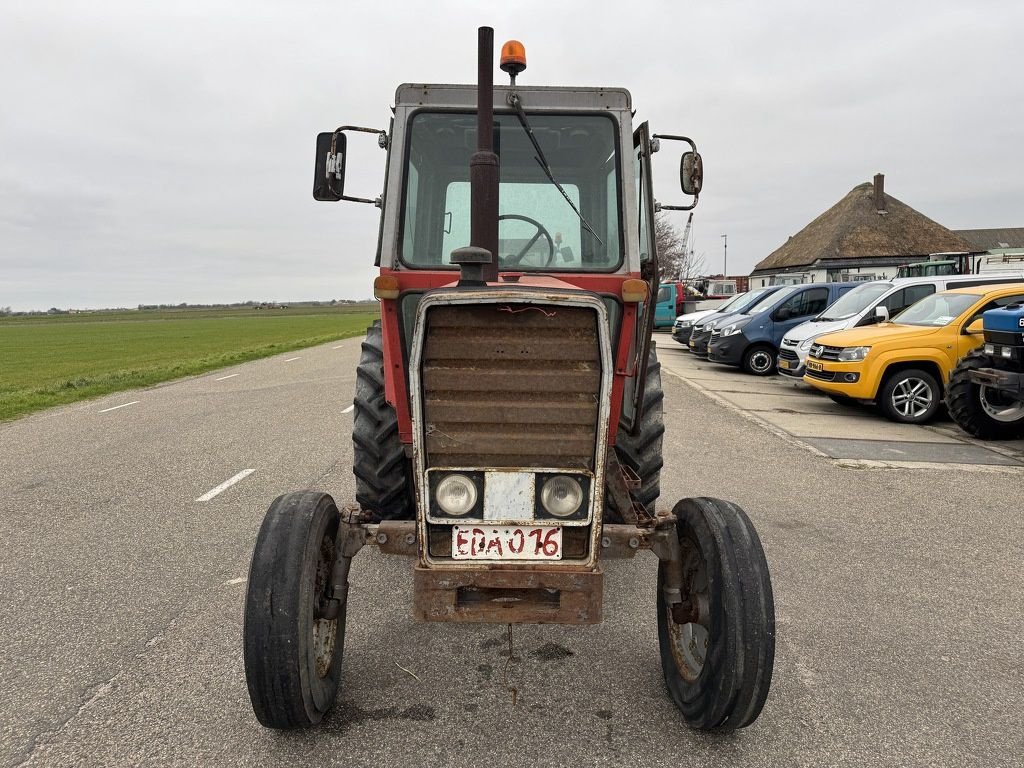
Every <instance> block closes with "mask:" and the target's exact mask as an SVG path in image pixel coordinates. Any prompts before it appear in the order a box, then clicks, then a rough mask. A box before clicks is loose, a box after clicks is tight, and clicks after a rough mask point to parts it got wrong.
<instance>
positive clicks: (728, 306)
mask: <svg viewBox="0 0 1024 768" xmlns="http://www.w3.org/2000/svg"><path fill="white" fill-rule="evenodd" d="M746 295H747V294H745V293H737V294H736V295H735V296H733V297H732V298H731V299H729V300H728V301H727V302H725V304H722V305H721V306H720V307H718V308H717V309H716V310H715V311H716V312H725V310H727V309H731V308H732V307H733V306H734V305H738V304H739V303H740V301H742V299H743V297H744V296H746Z"/></svg>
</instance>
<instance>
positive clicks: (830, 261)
mask: <svg viewBox="0 0 1024 768" xmlns="http://www.w3.org/2000/svg"><path fill="white" fill-rule="evenodd" d="M884 180H885V177H884V176H883V175H882V174H877V175H876V176H875V180H874V183H873V184H872V183H871V182H868V183H865V184H859V185H857V186H856V187H854V188H853V189H851V190H850V192H849V193H848V194H847V195H846V196H845V197H844V198H843V199H842V200H840V201H839V202H838V203H836V204H835V205H833V206H832V207H831V208H829V209H828V210H827V211H825V212H824V213H823V214H821V215H820V216H818V218H816V219H815V220H814V221H812V222H811V223H810V224H808V225H807V226H806V227H804V228H803V229H801V230H800V231H799V232H798V233H797V234H795V235H793V236H792V237H790V238H789V240H787V241H786V242H785V243H784V244H783V245H782V246H780V247H779V248H777V249H776V250H775V251H773V252H772V253H771V254H770V255H769V256H768V257H767V258H765V259H763V260H762V261H761V262H760V263H758V265H757V266H756V267H754V271H753V272H752V273H751V275H752V276H764V275H771V274H778V273H784V272H809V271H812V270H826V271H829V272H831V271H848V270H851V269H854V268H858V269H859V268H873V267H895V266H898V265H900V264H906V263H908V262H913V261H921V260H924V259H926V258H928V255H929V254H932V253H951V252H958V253H963V252H976V251H978V250H983V249H978V248H976V247H974V246H973V245H971V243H970V242H968V241H967V240H966V239H965V238H963V237H961V236H959V235H957V234H956V233H955V232H953V231H951V230H949V229H946V228H945V227H944V226H942V225H941V224H939V223H937V222H935V221H932V220H931V219H929V218H928V217H927V216H925V215H924V214H922V213H919V212H918V211H915V210H914V209H913V208H911V207H910V206H909V205H907V204H906V203H903V202H902V201H900V200H897V199H896V198H895V197H893V196H892V195H889V194H886V192H885V188H884Z"/></svg>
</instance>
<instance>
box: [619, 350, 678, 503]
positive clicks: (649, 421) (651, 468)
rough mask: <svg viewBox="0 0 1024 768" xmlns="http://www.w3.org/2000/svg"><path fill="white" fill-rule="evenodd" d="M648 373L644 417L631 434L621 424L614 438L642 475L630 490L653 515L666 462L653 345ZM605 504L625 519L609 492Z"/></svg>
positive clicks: (621, 453) (623, 459) (662, 397)
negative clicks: (663, 450)
mask: <svg viewBox="0 0 1024 768" xmlns="http://www.w3.org/2000/svg"><path fill="white" fill-rule="evenodd" d="M645 376H646V377H647V378H646V381H645V384H644V410H643V417H642V418H641V419H640V424H639V425H637V429H636V430H635V432H634V433H632V434H630V433H629V432H628V431H627V430H626V429H625V427H623V426H621V425H620V427H619V431H618V434H617V436H616V438H615V453H616V454H617V455H618V458H619V462H620V463H621V464H624V465H626V466H628V467H629V468H630V469H632V470H633V471H634V472H636V473H637V475H639V477H640V481H641V483H640V487H639V488H637V489H635V490H631V491H630V492H629V493H630V496H632V497H633V501H636V502H639V503H640V504H643V505H644V507H645V508H646V509H647V511H648V512H650V513H651V514H652V515H653V514H654V504H655V502H656V501H657V500H658V496H659V495H660V494H661V467H662V465H663V464H664V461H663V459H662V454H661V444H662V439H663V437H664V434H665V414H664V401H665V392H664V390H663V389H662V388H661V363H659V362H658V354H657V352H656V351H655V349H654V346H653V345H652V346H651V351H650V353H649V354H648V356H647V371H646V373H645ZM605 505H606V508H607V510H608V517H610V518H611V519H612V520H622V510H619V509H617V508H616V506H615V501H614V500H613V499H612V495H611V494H610V493H606V494H605Z"/></svg>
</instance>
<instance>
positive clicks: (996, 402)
mask: <svg viewBox="0 0 1024 768" xmlns="http://www.w3.org/2000/svg"><path fill="white" fill-rule="evenodd" d="M994 362H995V361H993V360H992V358H990V357H989V356H988V355H986V354H984V353H983V352H971V353H970V354H969V355H967V356H965V357H964V358H963V359H962V360H961V361H960V363H959V365H957V367H956V370H954V371H953V375H952V376H950V379H949V390H948V391H947V394H946V405H947V407H948V408H949V415H950V416H951V417H952V418H953V421H955V422H956V423H957V426H959V427H960V429H962V430H963V431H964V432H966V433H967V434H969V435H973V436H974V437H977V438H981V439H982V440H1014V439H1016V438H1019V437H1021V436H1024V401H1022V400H1019V399H1017V398H1015V397H1013V396H1012V395H1011V394H1009V393H1008V392H1001V391H1000V390H998V389H994V388H993V387H989V386H987V385H985V384H976V383H975V382H973V381H971V371H974V370H977V369H979V368H992V367H995V366H994V365H993V363H994Z"/></svg>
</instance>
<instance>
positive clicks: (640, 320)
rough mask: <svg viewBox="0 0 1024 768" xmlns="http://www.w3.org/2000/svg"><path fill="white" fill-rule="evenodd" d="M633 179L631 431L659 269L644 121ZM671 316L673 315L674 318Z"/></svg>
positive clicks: (639, 407) (638, 408) (627, 410)
mask: <svg viewBox="0 0 1024 768" xmlns="http://www.w3.org/2000/svg"><path fill="white" fill-rule="evenodd" d="M633 180H634V182H635V187H634V189H635V193H636V210H637V238H638V242H637V245H638V247H639V252H640V277H641V278H643V279H644V280H645V281H646V282H647V297H648V298H647V301H645V302H644V303H643V305H642V306H641V307H639V309H638V314H637V320H636V327H635V330H634V337H633V344H632V347H633V349H634V351H635V357H634V358H633V362H634V366H633V369H634V370H633V375H632V376H631V377H629V378H628V379H626V386H625V391H624V392H623V398H622V418H621V419H620V427H623V428H625V429H626V430H628V431H629V432H633V431H634V429H635V427H636V426H637V425H638V424H639V423H640V419H641V417H642V416H643V401H644V382H645V379H646V374H647V356H648V354H649V353H650V349H651V334H652V333H653V331H654V317H655V311H656V306H657V303H656V302H657V297H658V283H659V277H658V273H659V269H658V251H657V244H656V241H655V237H654V193H653V189H652V187H651V137H650V132H649V129H648V127H647V123H643V124H641V125H640V127H639V128H637V129H636V131H634V133H633ZM673 319H674V318H673Z"/></svg>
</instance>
